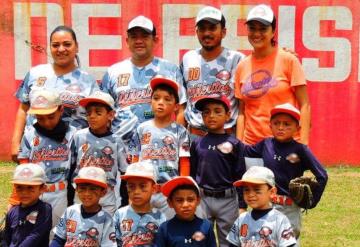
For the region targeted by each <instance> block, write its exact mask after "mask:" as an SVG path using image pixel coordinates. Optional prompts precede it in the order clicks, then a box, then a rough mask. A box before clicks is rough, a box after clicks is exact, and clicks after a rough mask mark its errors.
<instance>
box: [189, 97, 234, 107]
mask: <svg viewBox="0 0 360 247" xmlns="http://www.w3.org/2000/svg"><path fill="white" fill-rule="evenodd" d="M214 101H215V102H219V103H221V104H223V105H224V106H225V108H227V109H226V110H227V111H228V110H230V101H229V99H228V98H227V97H226V96H225V95H223V94H221V95H219V94H212V95H206V96H204V97H201V98H200V99H199V100H197V101H196V103H195V108H196V109H198V110H199V111H203V110H204V107H205V105H206V104H207V103H208V102H214Z"/></svg>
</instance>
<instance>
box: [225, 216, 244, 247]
mask: <svg viewBox="0 0 360 247" xmlns="http://www.w3.org/2000/svg"><path fill="white" fill-rule="evenodd" d="M240 225H241V216H240V217H239V218H237V219H236V220H235V222H234V224H233V225H232V227H231V229H230V231H229V233H228V235H227V236H226V240H227V241H228V242H229V243H231V244H233V245H235V246H241V242H240V238H239V230H240Z"/></svg>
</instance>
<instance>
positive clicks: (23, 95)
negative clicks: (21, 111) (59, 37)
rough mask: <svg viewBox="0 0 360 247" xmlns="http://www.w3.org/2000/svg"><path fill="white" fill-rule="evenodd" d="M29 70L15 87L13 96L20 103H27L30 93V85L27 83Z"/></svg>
mask: <svg viewBox="0 0 360 247" xmlns="http://www.w3.org/2000/svg"><path fill="white" fill-rule="evenodd" d="M29 78H30V72H28V73H27V74H26V76H25V78H24V80H23V81H22V82H21V84H20V86H19V88H18V89H17V91H16V93H15V96H16V98H18V100H19V101H20V102H21V103H27V104H29V94H30V90H31V89H30V85H29Z"/></svg>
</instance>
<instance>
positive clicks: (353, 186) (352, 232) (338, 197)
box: [0, 163, 360, 247]
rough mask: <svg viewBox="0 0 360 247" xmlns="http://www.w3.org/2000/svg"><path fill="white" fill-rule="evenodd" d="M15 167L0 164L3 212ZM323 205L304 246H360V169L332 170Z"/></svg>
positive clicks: (306, 226)
mask: <svg viewBox="0 0 360 247" xmlns="http://www.w3.org/2000/svg"><path fill="white" fill-rule="evenodd" d="M13 169H14V165H13V164H12V163H0V184H1V186H0V194H1V197H0V212H4V211H5V209H6V206H7V198H8V197H9V195H10V190H11V184H10V183H9V181H10V179H11V176H12V172H13ZM327 170H328V173H329V182H328V185H327V187H326V189H325V192H324V194H323V197H322V199H321V201H320V203H319V204H318V205H317V207H316V208H314V209H311V210H309V211H308V212H307V214H305V213H304V215H303V228H302V232H301V246H304V247H325V246H326V247H328V246H334V247H340V246H360V234H359V229H360V196H359V192H358V191H359V189H360V168H350V167H346V166H341V167H338V168H328V169H327Z"/></svg>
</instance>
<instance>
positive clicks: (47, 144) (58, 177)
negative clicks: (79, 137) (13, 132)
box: [18, 89, 76, 226]
mask: <svg viewBox="0 0 360 247" xmlns="http://www.w3.org/2000/svg"><path fill="white" fill-rule="evenodd" d="M62 113H63V106H62V102H61V100H60V96H59V95H58V94H57V93H56V92H53V91H48V90H42V89H41V90H34V91H33V92H32V93H31V94H30V109H29V111H28V114H35V117H36V120H37V122H36V123H35V124H34V125H33V126H30V127H29V128H26V129H25V133H24V136H23V138H22V141H21V146H20V151H19V155H18V160H19V162H20V164H22V163H28V162H32V163H37V164H39V165H40V166H41V167H42V168H43V169H44V171H45V174H46V185H47V189H46V191H45V192H44V193H43V194H42V196H41V199H42V200H43V201H44V202H47V203H49V204H51V207H52V223H53V226H55V225H56V224H57V223H58V222H59V220H60V217H61V215H62V214H63V213H64V211H65V209H66V207H67V185H68V182H67V181H68V179H69V176H70V167H71V148H70V146H71V143H72V141H73V136H74V133H75V131H76V129H75V127H71V126H69V125H68V123H66V122H64V121H63V120H62V119H61V116H62Z"/></svg>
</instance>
